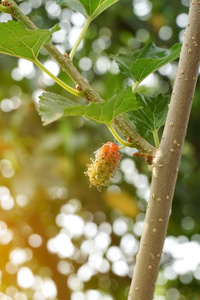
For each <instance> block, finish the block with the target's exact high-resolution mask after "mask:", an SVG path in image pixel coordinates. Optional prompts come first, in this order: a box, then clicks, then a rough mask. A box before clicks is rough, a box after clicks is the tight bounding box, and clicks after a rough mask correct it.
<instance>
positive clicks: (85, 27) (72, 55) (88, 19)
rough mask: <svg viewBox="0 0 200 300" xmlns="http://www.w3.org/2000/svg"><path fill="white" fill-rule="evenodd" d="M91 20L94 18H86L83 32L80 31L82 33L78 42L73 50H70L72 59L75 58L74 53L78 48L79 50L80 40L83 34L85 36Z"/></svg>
mask: <svg viewBox="0 0 200 300" xmlns="http://www.w3.org/2000/svg"><path fill="white" fill-rule="evenodd" d="M91 21H92V18H91V17H88V18H87V19H86V22H85V24H84V26H83V28H82V30H81V33H80V35H79V37H78V39H77V41H76V43H75V44H74V47H73V48H72V50H71V52H70V54H69V57H70V58H71V59H73V57H74V55H75V53H76V50H77V48H78V46H79V44H80V42H81V41H82V39H83V36H84V34H85V33H86V30H87V29H88V26H89V25H90V23H91Z"/></svg>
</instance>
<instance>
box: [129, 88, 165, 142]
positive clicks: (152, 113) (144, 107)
mask: <svg viewBox="0 0 200 300" xmlns="http://www.w3.org/2000/svg"><path fill="white" fill-rule="evenodd" d="M135 95H136V99H137V102H138V104H139V106H140V107H141V108H140V109H139V110H137V111H131V112H129V113H128V115H129V118H130V119H131V120H132V121H133V122H134V124H135V126H136V128H137V131H138V132H139V133H140V134H141V135H142V136H144V137H146V136H148V135H149V134H150V132H153V131H155V130H157V129H159V128H160V127H161V126H163V125H164V124H165V119H166V116H167V112H168V104H169V100H170V96H169V95H167V96H166V95H162V94H159V95H156V96H152V97H149V96H146V95H142V94H139V93H136V94H135Z"/></svg>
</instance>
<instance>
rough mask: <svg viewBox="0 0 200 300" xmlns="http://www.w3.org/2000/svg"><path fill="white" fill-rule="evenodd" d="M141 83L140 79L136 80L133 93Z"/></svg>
mask: <svg viewBox="0 0 200 300" xmlns="http://www.w3.org/2000/svg"><path fill="white" fill-rule="evenodd" d="M139 84H140V82H139V81H136V82H134V85H133V88H132V92H133V93H135V91H136V89H137V87H138V85H139Z"/></svg>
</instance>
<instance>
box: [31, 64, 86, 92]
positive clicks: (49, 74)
mask: <svg viewBox="0 0 200 300" xmlns="http://www.w3.org/2000/svg"><path fill="white" fill-rule="evenodd" d="M34 63H35V64H36V66H38V67H39V68H40V69H41V70H42V71H43V72H45V73H46V74H47V75H48V76H49V77H51V78H52V79H53V80H54V81H55V82H56V83H57V84H59V85H60V86H61V87H62V88H64V89H65V90H67V91H68V92H70V93H71V94H73V95H75V96H77V97H81V96H82V95H83V93H82V92H80V91H77V90H75V89H73V88H72V87H71V86H69V85H68V84H66V83H64V82H63V81H62V80H60V79H59V78H58V77H56V76H54V75H53V74H52V73H51V72H50V71H49V70H48V69H46V68H45V66H44V65H43V64H41V62H39V61H38V60H35V61H34Z"/></svg>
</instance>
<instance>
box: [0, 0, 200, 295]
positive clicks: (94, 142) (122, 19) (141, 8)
mask: <svg viewBox="0 0 200 300" xmlns="http://www.w3.org/2000/svg"><path fill="white" fill-rule="evenodd" d="M17 3H18V4H19V6H20V8H21V9H22V10H23V12H24V13H25V14H27V15H29V17H30V18H31V20H32V21H34V22H35V24H36V25H37V26H38V27H40V28H51V27H52V26H53V25H54V24H56V23H59V25H60V27H61V30H60V31H59V32H56V33H54V34H53V43H54V44H56V46H57V47H58V48H59V49H60V51H61V52H62V53H64V52H69V51H70V49H71V47H72V46H73V44H74V42H75V40H76V38H77V35H78V34H79V32H80V30H81V27H82V26H83V24H84V21H85V19H84V17H83V16H81V15H80V14H79V13H76V12H73V11H71V10H70V9H68V8H66V7H65V8H61V7H60V6H58V5H56V3H55V2H54V1H52V0H48V1H46V0H29V1H17ZM188 7H189V0H182V1H172V0H165V1H154V0H152V1H149V0H134V1H131V0H120V1H119V2H118V3H117V4H115V5H113V6H112V7H110V8H109V9H108V10H107V11H105V12H104V13H103V14H102V15H100V16H99V17H98V18H97V19H95V20H94V21H93V23H92V24H91V26H90V28H89V30H88V32H87V34H86V36H85V39H84V42H82V43H81V46H80V47H79V51H78V52H77V54H76V56H75V58H74V63H75V65H76V66H77V68H78V69H79V70H80V72H81V73H82V75H83V76H84V77H85V78H86V79H87V80H88V81H89V82H90V84H91V85H92V87H93V88H94V89H95V90H96V91H97V92H98V93H99V94H100V95H101V96H102V97H103V98H105V99H108V98H109V97H111V96H112V94H113V92H114V90H115V89H116V88H123V87H125V86H127V85H132V84H133V83H132V82H131V81H130V80H129V79H127V78H126V77H125V76H123V75H121V74H120V73H119V70H118V68H117V65H116V64H115V62H114V61H113V59H112V57H111V54H117V53H126V52H130V51H134V50H137V49H139V48H140V47H142V46H144V45H146V44H147V43H148V42H150V41H153V42H155V44H156V45H157V46H160V47H169V48H170V47H171V46H172V45H173V44H174V43H177V42H182V38H183V33H184V28H185V26H186V22H187V14H188ZM9 19H10V16H9V15H6V14H2V13H1V14H0V21H1V22H6V21H7V20H9ZM40 61H42V62H44V64H45V66H46V67H47V68H49V69H50V70H51V71H52V72H53V73H54V74H55V75H57V76H59V77H60V78H61V79H63V80H65V82H67V83H69V84H72V83H71V81H70V79H69V78H68V77H67V75H66V74H64V73H63V72H62V71H61V70H60V68H59V67H58V65H57V64H56V63H55V61H54V60H53V59H52V58H51V57H49V56H48V54H47V53H46V51H44V50H42V52H41V55H40ZM176 69H177V62H173V63H170V64H168V65H167V66H165V67H163V68H162V69H160V70H159V71H158V72H156V73H155V74H153V75H150V76H149V77H148V78H147V79H146V80H145V81H144V82H143V83H142V84H141V86H140V87H139V89H138V90H139V91H140V92H142V93H147V94H149V95H151V94H157V93H164V94H169V93H171V89H172V85H173V80H174V78H175V74H176ZM44 90H45V91H53V92H56V93H59V94H62V95H64V96H70V95H69V94H68V93H67V92H66V91H64V90H62V89H61V88H60V87H59V86H58V85H57V84H54V82H53V81H52V80H51V79H50V78H48V77H47V76H46V75H44V74H42V72H41V71H40V70H38V69H37V68H36V67H35V66H33V64H32V63H31V62H27V61H25V60H22V59H17V58H13V57H9V56H4V55H0V111H1V112H0V282H1V289H0V290H1V292H0V299H2V300H8V299H14V300H28V299H32V300H46V299H58V300H68V299H71V300H125V299H127V295H128V290H129V286H130V282H131V277H132V273H133V270H134V264H135V256H136V253H137V250H138V245H139V239H140V236H141V233H142V226H143V221H144V216H145V210H146V206H147V202H148V196H149V191H150V179H151V171H150V170H149V169H148V166H147V165H146V163H145V162H144V160H143V159H141V158H134V159H133V152H134V151H135V149H128V148H124V149H123V150H122V151H121V152H122V154H123V157H122V161H121V166H120V169H119V171H118V172H117V176H116V177H115V178H114V179H113V180H112V184H111V186H110V187H109V188H104V189H103V190H102V192H101V193H100V192H98V191H97V190H96V189H95V188H89V182H88V178H87V177H86V176H84V171H85V170H86V165H87V164H88V163H90V158H91V157H94V151H96V150H97V149H98V148H99V147H101V146H102V144H103V143H105V142H107V141H108V140H112V141H113V137H112V136H111V135H110V133H109V132H108V130H107V128H106V127H105V126H103V125H98V126H97V125H95V124H93V123H92V122H90V121H88V120H86V119H83V118H78V117H77V118H66V119H63V120H61V121H59V122H56V123H54V124H52V125H50V126H47V127H43V126H42V124H41V120H40V118H39V116H38V113H37V103H38V96H39V94H40V93H41V92H42V91H44ZM70 97H71V99H72V97H73V96H70ZM199 100H200V85H199V81H198V83H197V90H196V93H195V99H194V104H193V108H192V114H191V118H190V124H189V128H188V132H187V136H186V141H185V145H184V148H183V155H182V160H181V165H180V171H179V176H178V182H177V186H176V191H175V196H174V202H173V208H172V212H171V218H170V223H169V228H168V235H167V238H166V242H165V247H164V252H163V256H162V265H161V270H160V273H159V277H158V281H157V287H156V293H155V300H188V299H189V300H198V299H200V206H199V203H200V188H199V186H200V185H199V180H200V156H199V152H200V130H199V126H200V122H199V116H200V101H199ZM144 276H145V274H144Z"/></svg>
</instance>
